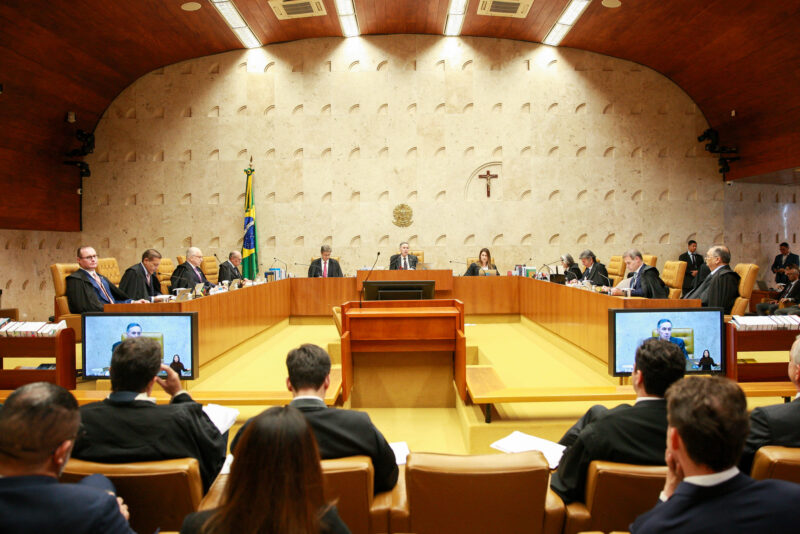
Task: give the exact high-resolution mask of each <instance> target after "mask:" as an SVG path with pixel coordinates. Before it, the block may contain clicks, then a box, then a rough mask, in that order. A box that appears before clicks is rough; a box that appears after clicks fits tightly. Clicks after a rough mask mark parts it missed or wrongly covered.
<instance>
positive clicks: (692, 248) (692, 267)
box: [678, 239, 703, 293]
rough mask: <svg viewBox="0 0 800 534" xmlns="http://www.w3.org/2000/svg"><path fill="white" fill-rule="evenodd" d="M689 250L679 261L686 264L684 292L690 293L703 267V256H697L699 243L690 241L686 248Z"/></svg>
mask: <svg viewBox="0 0 800 534" xmlns="http://www.w3.org/2000/svg"><path fill="white" fill-rule="evenodd" d="M686 248H687V250H686V252H684V253H683V254H681V255H680V256H678V261H685V262H686V272H685V273H684V275H683V292H684V293H688V292H689V291H691V290H692V284H693V283H694V279H695V277H696V276H697V273H698V271H699V270H700V266H701V265H703V256H701V255H700V254H696V252H697V241H695V240H694V239H690V240H689V243H687V246H686Z"/></svg>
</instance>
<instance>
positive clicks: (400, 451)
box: [389, 441, 411, 465]
mask: <svg viewBox="0 0 800 534" xmlns="http://www.w3.org/2000/svg"><path fill="white" fill-rule="evenodd" d="M389 446H390V447H391V448H392V450H393V451H394V458H395V461H396V462H397V465H406V457H407V456H408V453H409V452H411V451H410V450H408V443H406V442H405V441H396V442H394V443H390V444H389Z"/></svg>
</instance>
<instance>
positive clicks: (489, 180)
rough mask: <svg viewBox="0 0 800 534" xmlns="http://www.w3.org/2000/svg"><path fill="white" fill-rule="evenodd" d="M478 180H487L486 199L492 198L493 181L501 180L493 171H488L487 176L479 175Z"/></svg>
mask: <svg viewBox="0 0 800 534" xmlns="http://www.w3.org/2000/svg"><path fill="white" fill-rule="evenodd" d="M478 178H480V179H481V180H486V197H487V198H488V197H491V196H492V180H494V179H495V178H499V176H498V175H497V174H492V171H490V170H489V169H486V174H479V175H478Z"/></svg>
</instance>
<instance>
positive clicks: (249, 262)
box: [242, 165, 258, 280]
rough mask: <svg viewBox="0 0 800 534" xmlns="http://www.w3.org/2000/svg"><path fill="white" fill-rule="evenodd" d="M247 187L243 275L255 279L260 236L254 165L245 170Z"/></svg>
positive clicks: (245, 196)
mask: <svg viewBox="0 0 800 534" xmlns="http://www.w3.org/2000/svg"><path fill="white" fill-rule="evenodd" d="M244 173H245V174H246V175H247V189H246V190H245V194H244V240H243V241H242V277H244V278H247V279H248V280H255V278H256V275H257V274H258V238H257V237H256V205H255V202H254V201H253V175H254V174H255V173H256V171H255V169H253V167H252V165H251V166H250V167H248V168H246V169H245V170H244Z"/></svg>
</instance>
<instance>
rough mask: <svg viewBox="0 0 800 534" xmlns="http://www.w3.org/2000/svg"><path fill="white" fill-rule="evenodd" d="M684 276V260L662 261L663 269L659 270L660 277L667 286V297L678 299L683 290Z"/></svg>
mask: <svg viewBox="0 0 800 534" xmlns="http://www.w3.org/2000/svg"><path fill="white" fill-rule="evenodd" d="M684 276H686V262H685V261H667V262H664V270H663V271H661V279H662V280H663V281H664V283H665V284H667V287H668V288H669V298H671V299H679V298H681V293H682V292H683V278H684Z"/></svg>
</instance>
